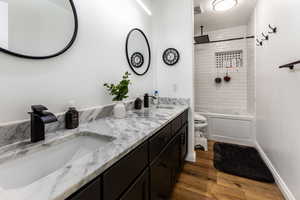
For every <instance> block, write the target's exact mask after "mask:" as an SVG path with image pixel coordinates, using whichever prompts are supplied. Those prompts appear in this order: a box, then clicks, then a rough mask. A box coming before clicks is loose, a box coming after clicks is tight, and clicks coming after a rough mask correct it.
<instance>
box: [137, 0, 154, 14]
mask: <svg viewBox="0 0 300 200" xmlns="http://www.w3.org/2000/svg"><path fill="white" fill-rule="evenodd" d="M136 2H138V4H139V5H140V6H141V7H142V8H143V9H144V10H145V12H146V13H147V14H148V15H150V16H151V15H152V12H151V11H150V10H149V9H148V8H147V6H146V5H145V4H144V3H143V2H142V0H136Z"/></svg>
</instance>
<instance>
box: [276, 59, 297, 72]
mask: <svg viewBox="0 0 300 200" xmlns="http://www.w3.org/2000/svg"><path fill="white" fill-rule="evenodd" d="M297 64H300V60H298V61H296V62H292V63H289V64H286V65H282V66H279V69H282V68H290V69H291V70H293V69H294V68H295V65H297Z"/></svg>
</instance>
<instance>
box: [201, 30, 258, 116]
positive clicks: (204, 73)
mask: <svg viewBox="0 0 300 200" xmlns="http://www.w3.org/2000/svg"><path fill="white" fill-rule="evenodd" d="M247 32H248V30H247V26H239V27H233V28H229V29H223V30H217V31H214V32H209V33H208V34H209V36H210V39H211V40H223V39H229V38H233V37H244V36H247ZM252 43H253V39H248V40H235V41H228V42H220V43H209V44H200V45H195V107H196V108H195V109H196V111H197V112H202V111H205V112H216V113H225V114H246V113H249V112H251V111H249V109H252V107H253V106H251V105H250V103H249V102H250V101H252V100H250V99H249V97H250V96H251V95H252V96H254V69H253V70H249V69H248V68H249V66H248V63H249V60H250V64H251V67H253V68H254V53H251V55H250V56H249V55H248V47H251V44H252ZM236 50H242V51H243V67H241V68H239V70H234V71H231V70H230V71H229V75H230V76H231V78H232V79H231V81H230V82H228V83H227V82H224V81H223V82H222V83H221V84H218V85H217V84H216V83H215V82H214V79H215V78H216V77H221V78H223V77H224V76H226V72H227V70H226V69H223V70H220V69H219V70H218V69H217V68H216V59H215V53H216V52H224V51H236ZM251 52H252V51H251ZM252 54H253V55H252ZM252 60H253V61H252ZM248 71H251V73H248ZM252 71H253V73H252ZM252 79H253V81H252ZM248 84H251V87H249V85H248Z"/></svg>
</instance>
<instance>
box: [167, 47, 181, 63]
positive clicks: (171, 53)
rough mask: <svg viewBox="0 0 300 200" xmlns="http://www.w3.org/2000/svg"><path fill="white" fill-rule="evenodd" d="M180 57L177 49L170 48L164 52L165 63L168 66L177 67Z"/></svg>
mask: <svg viewBox="0 0 300 200" xmlns="http://www.w3.org/2000/svg"><path fill="white" fill-rule="evenodd" d="M179 58H180V55H179V52H178V51H177V49H174V48H169V49H166V50H165V51H164V54H163V61H164V63H165V64H167V65H170V66H172V65H176V64H177V63H178V61H179Z"/></svg>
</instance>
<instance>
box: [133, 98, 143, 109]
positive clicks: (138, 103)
mask: <svg viewBox="0 0 300 200" xmlns="http://www.w3.org/2000/svg"><path fill="white" fill-rule="evenodd" d="M142 104H143V101H142V99H140V98H137V99H136V100H135V101H134V109H136V110H141V109H142Z"/></svg>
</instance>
